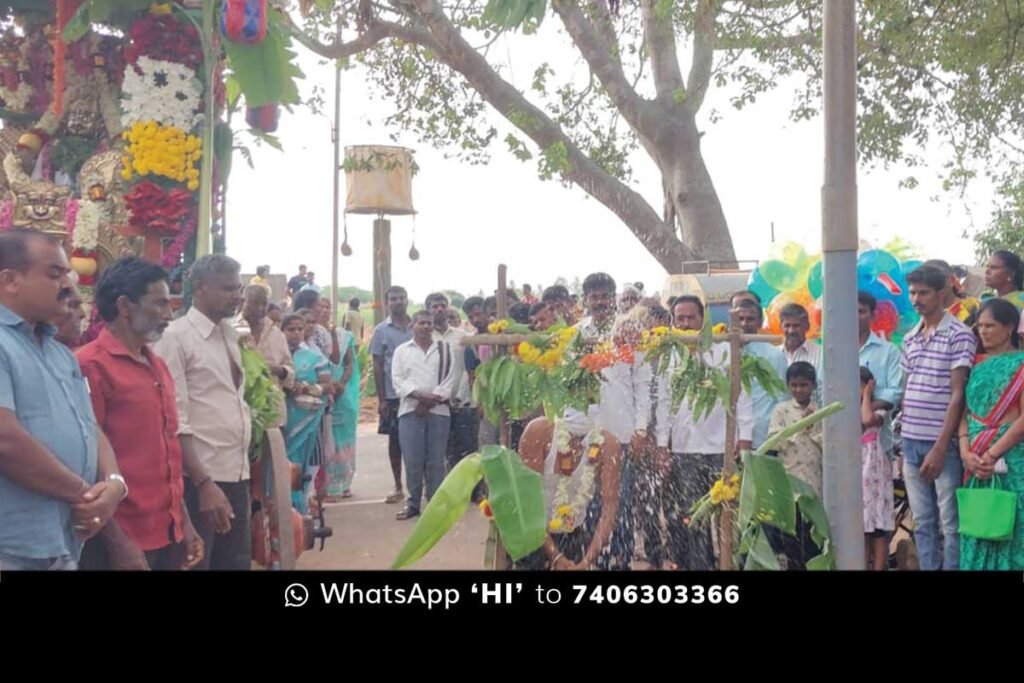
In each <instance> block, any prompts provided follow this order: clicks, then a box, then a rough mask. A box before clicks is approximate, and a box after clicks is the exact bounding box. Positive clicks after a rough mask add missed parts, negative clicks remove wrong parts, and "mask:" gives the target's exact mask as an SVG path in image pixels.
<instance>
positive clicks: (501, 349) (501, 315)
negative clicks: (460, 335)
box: [494, 263, 512, 571]
mask: <svg viewBox="0 0 1024 683" xmlns="http://www.w3.org/2000/svg"><path fill="white" fill-rule="evenodd" d="M507 283H508V266H506V265H505V264H504V263H502V264H500V265H499V266H498V293H497V297H498V312H497V315H498V320H504V319H505V318H507V317H508V284H507ZM494 348H495V351H494V353H495V354H502V355H504V354H506V353H508V346H507V345H503V346H496V347H494ZM498 434H499V437H498V443H500V444H501V445H502V446H504V447H505V448H512V428H511V426H510V425H509V423H508V416H507V415H506V414H505V411H504V410H503V411H501V418H500V423H499V424H498ZM505 559H506V558H505V544H504V543H502V542H501V534H498V535H497V547H496V548H495V555H494V568H495V569H496V570H497V571H504V570H506V569H508V564H507V563H506V561H505Z"/></svg>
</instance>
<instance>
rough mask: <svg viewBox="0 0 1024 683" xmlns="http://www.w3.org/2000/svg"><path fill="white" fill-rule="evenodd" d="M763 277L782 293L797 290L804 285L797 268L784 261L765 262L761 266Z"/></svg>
mask: <svg viewBox="0 0 1024 683" xmlns="http://www.w3.org/2000/svg"><path fill="white" fill-rule="evenodd" d="M758 267H759V268H760V269H761V277H762V278H764V281H765V282H767V283H768V284H769V285H771V286H772V287H774V288H775V289H777V290H779V291H780V292H788V291H790V290H792V289H797V288H799V287H800V285H801V284H802V283H801V282H800V273H799V272H797V270H796V268H794V267H793V266H791V265H789V264H788V263H783V262H782V261H774V260H772V261H765V262H764V263H762V264H761V265H760V266H758Z"/></svg>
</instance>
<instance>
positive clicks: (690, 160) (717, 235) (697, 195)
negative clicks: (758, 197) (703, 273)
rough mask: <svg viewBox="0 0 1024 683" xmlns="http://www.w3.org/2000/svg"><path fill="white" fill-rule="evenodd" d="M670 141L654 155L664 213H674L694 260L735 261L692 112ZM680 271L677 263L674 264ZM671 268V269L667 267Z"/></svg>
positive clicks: (688, 251)
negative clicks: (658, 170) (663, 199)
mask: <svg viewBox="0 0 1024 683" xmlns="http://www.w3.org/2000/svg"><path fill="white" fill-rule="evenodd" d="M675 128H676V130H675V131H674V139H673V141H672V144H670V145H665V146H664V148H663V151H662V152H661V153H660V154H659V155H658V156H659V158H658V159H657V161H658V165H659V167H660V168H661V172H662V184H663V187H664V189H665V202H666V209H668V208H671V211H667V212H666V213H669V214H672V213H674V214H675V218H676V221H677V223H678V228H679V237H680V239H681V241H682V243H683V244H684V245H685V251H686V252H687V253H688V254H689V256H690V258H691V259H694V260H707V261H718V262H726V263H730V262H735V261H736V251H735V249H734V248H733V243H732V237H730V235H729V226H728V224H727V223H726V220H725V213H724V212H723V211H722V204H721V202H720V201H719V200H718V193H717V192H716V191H715V185H714V182H713V181H712V180H711V174H710V173H709V172H708V168H707V166H706V165H705V164H704V157H703V156H702V154H701V149H700V133H699V131H698V130H697V125H696V122H695V121H694V120H693V117H692V116H684V117H683V121H681V123H680V125H678V126H676V127H675ZM677 268H678V269H679V270H678V271H677V272H681V264H680V266H677ZM670 272H671V271H670Z"/></svg>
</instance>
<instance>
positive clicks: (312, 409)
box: [281, 313, 331, 514]
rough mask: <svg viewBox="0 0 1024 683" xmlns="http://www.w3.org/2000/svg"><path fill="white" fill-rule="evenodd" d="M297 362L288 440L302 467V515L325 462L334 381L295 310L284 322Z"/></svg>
mask: <svg viewBox="0 0 1024 683" xmlns="http://www.w3.org/2000/svg"><path fill="white" fill-rule="evenodd" d="M281 328H282V330H283V331H284V335H285V338H286V339H287V340H288V348H289V350H290V351H291V352H292V360H293V362H294V363H295V387H294V388H293V389H292V390H291V391H290V392H289V393H288V423H287V424H286V425H285V432H284V433H285V443H286V445H287V449H288V460H289V461H291V462H293V463H295V464H296V465H298V466H299V469H300V472H301V481H302V488H301V490H300V491H294V492H293V493H292V505H293V506H294V507H295V509H296V510H298V511H299V512H300V513H302V514H308V513H309V499H310V497H311V496H312V495H313V493H314V488H313V487H314V484H315V481H316V476H317V473H318V470H319V469H320V465H321V463H322V462H323V452H322V449H323V445H322V443H321V440H320V427H321V424H322V421H323V417H324V414H325V413H326V412H327V407H328V402H327V400H326V395H325V394H326V392H325V391H324V386H329V385H330V382H331V370H330V363H329V361H328V360H327V358H325V357H324V355H323V354H322V353H320V352H319V351H317V350H315V349H313V348H312V347H310V346H309V345H308V344H307V343H306V338H307V336H308V335H307V332H309V331H311V330H312V328H311V327H310V326H309V325H307V322H306V320H305V318H304V316H303V315H302V314H300V313H291V314H289V315H287V316H285V317H284V319H283V320H282V321H281Z"/></svg>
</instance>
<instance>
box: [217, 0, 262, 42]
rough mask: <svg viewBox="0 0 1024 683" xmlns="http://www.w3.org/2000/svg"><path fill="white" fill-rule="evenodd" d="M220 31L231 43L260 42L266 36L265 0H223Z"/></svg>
mask: <svg viewBox="0 0 1024 683" xmlns="http://www.w3.org/2000/svg"><path fill="white" fill-rule="evenodd" d="M220 31H221V33H223V34H224V37H225V38H227V39H228V40H230V41H231V42H232V43H242V44H245V45H256V44H257V43H260V42H262V41H263V39H264V38H266V37H267V0H223V2H222V4H221V11H220Z"/></svg>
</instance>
